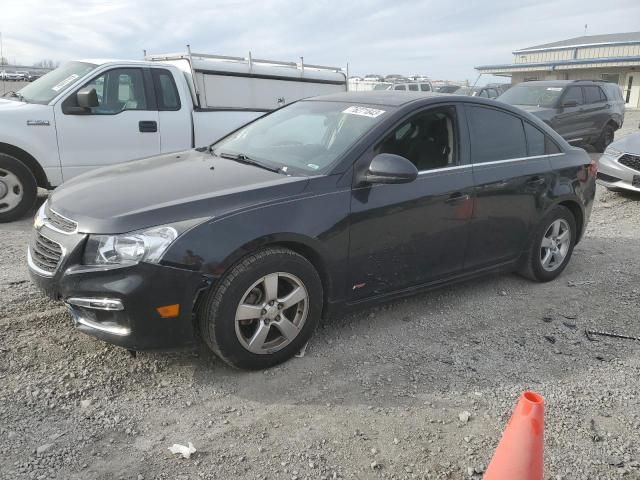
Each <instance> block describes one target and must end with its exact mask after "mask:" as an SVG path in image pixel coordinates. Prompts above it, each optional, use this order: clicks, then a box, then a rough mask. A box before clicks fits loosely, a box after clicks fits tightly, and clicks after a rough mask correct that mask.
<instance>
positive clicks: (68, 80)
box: [51, 73, 80, 92]
mask: <svg viewBox="0 0 640 480" xmlns="http://www.w3.org/2000/svg"><path fill="white" fill-rule="evenodd" d="M79 76H80V75H78V74H77V73H74V74H73V75H69V76H68V77H67V78H65V79H64V80H62V81H61V82H60V83H59V84H57V85H56V86H54V87H51V90H53V91H54V92H58V91H60V90H62V89H63V88H64V87H66V86H67V85H69V84H70V83H71V82H73V81H74V80H75V79H76V78H78V77H79Z"/></svg>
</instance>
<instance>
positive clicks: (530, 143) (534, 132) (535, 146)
mask: <svg viewBox="0 0 640 480" xmlns="http://www.w3.org/2000/svg"><path fill="white" fill-rule="evenodd" d="M524 133H525V134H526V135H527V151H528V155H529V156H530V157H532V156H536V155H544V154H545V151H546V148H545V134H544V133H542V132H541V131H540V130H538V129H537V128H536V127H534V126H533V125H531V124H530V123H529V122H524Z"/></svg>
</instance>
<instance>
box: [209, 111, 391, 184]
mask: <svg viewBox="0 0 640 480" xmlns="http://www.w3.org/2000/svg"><path fill="white" fill-rule="evenodd" d="M389 110H390V108H388V107H380V106H368V105H362V104H358V105H354V104H351V103H342V102H323V101H301V102H297V103H294V104H292V105H289V106H287V107H284V108H281V109H280V110H277V111H275V112H273V113H272V114H270V115H266V116H264V117H262V118H260V119H258V120H256V121H255V122H253V123H251V124H249V125H247V126H246V127H243V128H241V129H240V130H238V131H236V132H235V133H233V134H231V135H230V136H228V137H226V138H224V139H222V140H221V141H219V142H217V143H215V144H213V145H212V152H213V154H214V155H223V154H225V155H235V156H241V158H245V159H246V158H249V159H251V160H253V161H256V162H260V163H262V164H264V165H266V166H269V167H272V168H276V169H279V170H280V171H283V172H285V173H302V174H306V175H309V174H313V175H316V174H322V173H326V172H327V171H328V170H329V169H330V167H331V166H333V164H334V163H335V162H336V160H338V158H339V157H341V156H342V155H343V154H344V153H345V152H346V151H347V149H349V147H351V146H352V145H353V144H354V143H355V142H356V141H357V140H358V139H360V138H361V137H362V136H363V135H364V134H365V133H367V132H368V131H369V130H370V129H371V128H372V127H373V126H374V125H376V124H377V123H379V122H380V121H381V119H382V118H384V117H385V115H388V114H389Z"/></svg>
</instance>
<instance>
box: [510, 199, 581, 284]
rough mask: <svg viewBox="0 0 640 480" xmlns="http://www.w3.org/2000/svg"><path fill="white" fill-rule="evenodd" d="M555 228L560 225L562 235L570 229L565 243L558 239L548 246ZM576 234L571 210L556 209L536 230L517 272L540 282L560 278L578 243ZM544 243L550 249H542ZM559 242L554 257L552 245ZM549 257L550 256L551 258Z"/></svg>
mask: <svg viewBox="0 0 640 480" xmlns="http://www.w3.org/2000/svg"><path fill="white" fill-rule="evenodd" d="M556 225H559V226H560V231H559V233H560V234H562V232H565V231H567V230H568V238H567V242H566V244H565V243H564V242H559V243H557V242H556V240H553V242H552V243H549V237H551V238H553V237H554V231H553V230H552V229H553V227H554V226H556ZM576 233H577V230H576V220H575V218H574V216H573V214H572V213H571V211H570V210H569V209H568V208H566V207H563V206H562V205H557V206H555V207H554V208H553V209H552V210H551V211H550V212H549V213H547V214H546V215H545V216H544V218H543V219H542V220H541V221H540V223H539V224H538V226H537V227H536V229H535V231H534V233H533V236H532V239H531V241H530V243H529V248H528V250H527V253H526V254H525V257H524V259H523V262H522V266H521V268H520V269H519V271H518V273H520V274H521V275H522V276H524V277H527V278H529V279H531V280H535V281H538V282H549V281H551V280H554V279H555V278H557V277H558V276H559V275H560V274H561V273H562V272H563V271H564V269H565V268H566V266H567V264H568V263H569V260H571V255H572V253H573V247H574V246H575V243H576ZM545 239H546V240H545ZM543 240H544V242H545V243H546V244H547V245H549V246H545V247H543ZM556 243H557V244H558V245H559V248H557V250H556V252H557V253H556V254H554V250H553V245H556ZM547 255H551V257H552V258H549V257H548V256H547ZM560 257H561V260H560ZM545 261H546V262H545ZM545 263H546V265H545Z"/></svg>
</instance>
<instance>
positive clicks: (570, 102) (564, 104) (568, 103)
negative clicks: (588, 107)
mask: <svg viewBox="0 0 640 480" xmlns="http://www.w3.org/2000/svg"><path fill="white" fill-rule="evenodd" d="M577 106H578V102H577V101H575V100H566V101H564V102H562V108H567V107H577Z"/></svg>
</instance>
